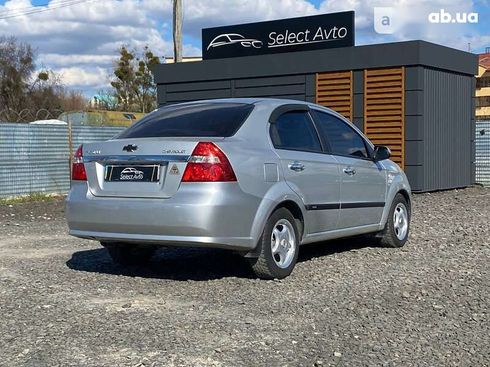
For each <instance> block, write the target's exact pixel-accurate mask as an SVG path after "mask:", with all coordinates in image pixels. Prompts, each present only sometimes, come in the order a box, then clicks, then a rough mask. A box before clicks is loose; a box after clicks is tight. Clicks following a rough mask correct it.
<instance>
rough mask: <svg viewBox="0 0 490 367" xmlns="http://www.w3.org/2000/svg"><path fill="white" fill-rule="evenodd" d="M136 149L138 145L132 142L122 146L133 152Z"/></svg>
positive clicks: (125, 149)
mask: <svg viewBox="0 0 490 367" xmlns="http://www.w3.org/2000/svg"><path fill="white" fill-rule="evenodd" d="M136 149H138V146H137V145H133V144H128V145H125V146H124V147H123V150H124V151H126V152H134V151H135V150H136Z"/></svg>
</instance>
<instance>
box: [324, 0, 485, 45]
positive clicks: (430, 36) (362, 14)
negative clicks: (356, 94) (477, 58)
mask: <svg viewBox="0 0 490 367" xmlns="http://www.w3.org/2000/svg"><path fill="white" fill-rule="evenodd" d="M374 7H392V8H394V9H395V14H396V21H397V22H399V23H400V27H399V29H398V30H397V31H396V32H395V33H393V34H392V35H391V36H386V35H380V34H377V33H375V31H374V25H373V20H374ZM441 9H444V11H445V12H448V13H451V14H453V15H455V14H456V13H471V12H473V11H475V9H474V4H473V1H471V0H431V1H425V0H411V1H408V0H390V1H388V0H381V1H380V0H362V1H361V0H325V1H323V3H322V4H321V5H320V10H321V11H322V12H333V11H342V10H355V12H356V30H357V35H358V37H357V43H358V44H366V43H379V42H386V41H387V40H391V41H401V40H411V39H423V40H427V41H431V42H436V43H439V44H444V45H447V46H450V47H455V48H459V49H463V50H467V49H468V43H469V42H471V43H472V45H473V42H476V43H478V45H480V44H481V43H482V42H484V40H485V38H484V37H483V39H482V37H481V36H479V35H478V33H477V31H476V28H475V27H474V25H473V24H469V23H467V24H454V23H450V24H433V23H430V22H429V20H428V16H429V14H431V13H433V12H440V11H441ZM475 46H476V45H475ZM478 47H480V46H478Z"/></svg>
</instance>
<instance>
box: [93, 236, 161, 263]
mask: <svg viewBox="0 0 490 367" xmlns="http://www.w3.org/2000/svg"><path fill="white" fill-rule="evenodd" d="M100 244H101V245H102V246H104V247H105V248H106V249H107V251H108V252H109V255H110V257H111V259H112V261H113V262H114V263H116V264H119V265H123V266H130V265H144V264H146V263H148V262H149V261H150V259H151V257H152V256H153V254H154V253H155V251H156V249H155V248H154V247H151V246H138V245H133V244H127V243H119V242H101V243H100Z"/></svg>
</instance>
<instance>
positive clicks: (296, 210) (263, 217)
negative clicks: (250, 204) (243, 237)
mask: <svg viewBox="0 0 490 367" xmlns="http://www.w3.org/2000/svg"><path fill="white" fill-rule="evenodd" d="M283 184H284V185H285V186H283V185H282V184H281V183H280V184H279V185H275V187H274V188H273V189H271V190H269V192H268V193H267V195H265V196H264V198H263V199H262V201H261V203H260V205H259V207H258V208H257V212H256V215H255V219H254V221H253V225H252V230H251V237H252V238H253V240H254V241H255V243H256V244H258V241H259V239H260V236H261V235H262V232H263V231H264V228H265V225H266V222H267V219H268V218H269V217H270V216H271V215H272V213H274V211H275V210H277V209H279V208H281V207H284V208H286V209H288V210H289V211H290V212H291V214H292V215H293V217H294V218H295V219H298V221H300V222H301V237H302V238H303V237H304V228H305V222H304V221H305V219H304V218H305V217H306V209H305V208H304V205H303V202H302V201H301V199H300V198H299V197H298V196H297V195H296V193H294V192H292V190H291V189H290V188H289V186H287V185H286V184H285V183H283ZM286 190H287V191H286ZM285 192H286V194H285ZM255 251H256V248H255V249H254V250H252V251H250V252H249V253H248V254H246V255H245V256H246V257H254V254H255Z"/></svg>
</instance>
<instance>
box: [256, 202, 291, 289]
mask: <svg viewBox="0 0 490 367" xmlns="http://www.w3.org/2000/svg"><path fill="white" fill-rule="evenodd" d="M299 241H300V233H299V231H298V226H297V222H296V220H295V219H294V217H293V215H292V214H291V212H290V211H289V210H287V209H285V208H279V209H277V210H276V211H275V212H274V213H272V215H271V216H270V217H269V219H268V220H267V223H266V225H265V228H264V232H262V236H261V237H260V239H259V243H258V246H260V253H259V256H258V257H257V258H254V259H250V260H249V261H250V264H251V266H252V269H253V271H254V273H255V275H256V276H257V277H258V278H261V279H282V278H285V277H287V276H288V275H289V274H291V272H292V271H293V269H294V266H295V265H296V261H297V260H298V253H299ZM273 248H274V250H273Z"/></svg>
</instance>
